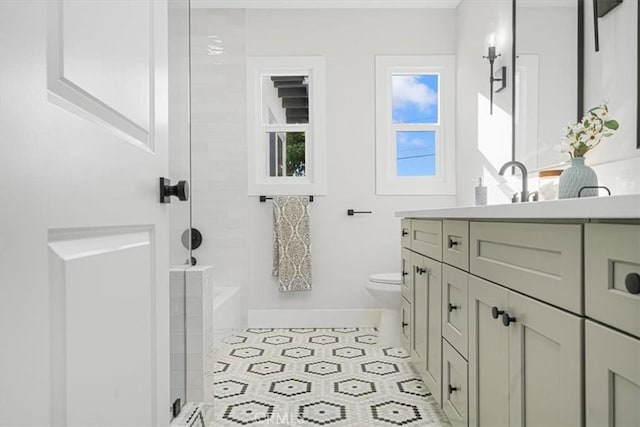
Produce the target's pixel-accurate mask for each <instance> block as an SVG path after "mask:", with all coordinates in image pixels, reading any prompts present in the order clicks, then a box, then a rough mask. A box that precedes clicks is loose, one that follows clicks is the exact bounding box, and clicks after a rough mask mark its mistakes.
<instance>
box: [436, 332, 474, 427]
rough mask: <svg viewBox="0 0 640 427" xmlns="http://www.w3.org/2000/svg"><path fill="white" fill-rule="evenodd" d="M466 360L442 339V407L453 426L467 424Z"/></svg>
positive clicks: (458, 426) (467, 388)
mask: <svg viewBox="0 0 640 427" xmlns="http://www.w3.org/2000/svg"><path fill="white" fill-rule="evenodd" d="M467 370H468V369H467V361H466V360H464V358H463V357H462V356H461V355H460V354H459V353H458V352H457V351H455V350H454V348H453V347H451V345H450V344H449V343H448V342H447V341H446V340H442V409H443V411H444V413H445V414H446V415H447V417H448V418H449V421H450V422H451V424H452V425H453V426H454V427H466V426H467V425H468V417H467V414H468V412H469V411H468V410H469V404H468V396H469V387H468V378H467Z"/></svg>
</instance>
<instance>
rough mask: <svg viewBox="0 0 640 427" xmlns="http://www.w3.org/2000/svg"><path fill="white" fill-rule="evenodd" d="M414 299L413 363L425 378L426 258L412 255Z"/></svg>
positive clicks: (412, 308)
mask: <svg viewBox="0 0 640 427" xmlns="http://www.w3.org/2000/svg"><path fill="white" fill-rule="evenodd" d="M411 275H412V283H413V297H412V301H411V310H412V316H411V320H412V322H411V362H412V363H413V366H414V368H415V369H416V370H417V371H418V373H419V374H420V375H421V376H423V377H424V375H425V371H426V368H427V364H426V359H427V330H426V328H427V301H428V294H427V291H428V287H427V278H428V275H427V274H426V269H425V266H424V257H423V256H422V255H418V254H416V253H411Z"/></svg>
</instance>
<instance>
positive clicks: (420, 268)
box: [416, 266, 427, 276]
mask: <svg viewBox="0 0 640 427" xmlns="http://www.w3.org/2000/svg"><path fill="white" fill-rule="evenodd" d="M426 272H427V270H425V269H424V268H422V267H418V266H416V273H418V274H419V275H421V276H422V275H423V274H424V273H426Z"/></svg>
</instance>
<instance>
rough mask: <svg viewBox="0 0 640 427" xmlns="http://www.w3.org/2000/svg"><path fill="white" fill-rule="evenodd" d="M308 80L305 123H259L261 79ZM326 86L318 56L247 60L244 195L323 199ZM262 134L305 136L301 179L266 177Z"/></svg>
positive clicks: (325, 162)
mask: <svg viewBox="0 0 640 427" xmlns="http://www.w3.org/2000/svg"><path fill="white" fill-rule="evenodd" d="M297 75H304V76H308V81H309V86H308V88H309V123H308V124H303V125H295V124H282V125H277V126H274V125H268V124H265V123H263V118H264V116H263V111H262V108H263V99H262V96H263V91H262V79H263V77H265V76H297ZM326 115H327V112H326V83H325V61H324V57H321V56H296V57H250V58H248V61H247V133H248V135H247V143H248V194H249V195H250V196H257V195H261V194H269V195H289V194H291V195H319V196H322V195H326V193H327V155H326ZM265 132H305V158H306V160H305V176H300V177H297V176H293V177H291V176H267V175H268V174H267V164H268V158H267V150H266V146H265V138H264V134H265Z"/></svg>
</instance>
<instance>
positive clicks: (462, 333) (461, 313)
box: [442, 264, 469, 357]
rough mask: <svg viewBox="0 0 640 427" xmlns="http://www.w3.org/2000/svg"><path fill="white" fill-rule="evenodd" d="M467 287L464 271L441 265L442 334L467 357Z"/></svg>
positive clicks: (467, 282)
mask: <svg viewBox="0 0 640 427" xmlns="http://www.w3.org/2000/svg"><path fill="white" fill-rule="evenodd" d="M468 289H469V275H468V274H467V273H466V272H464V271H462V270H458V269H457V268H453V267H451V266H448V265H446V264H445V265H443V266H442V336H443V337H445V338H446V339H447V340H448V341H449V342H450V343H451V345H453V347H454V348H455V349H456V350H458V352H459V353H460V354H462V355H463V356H464V357H467V339H468V335H467V318H468V307H467V292H468Z"/></svg>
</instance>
